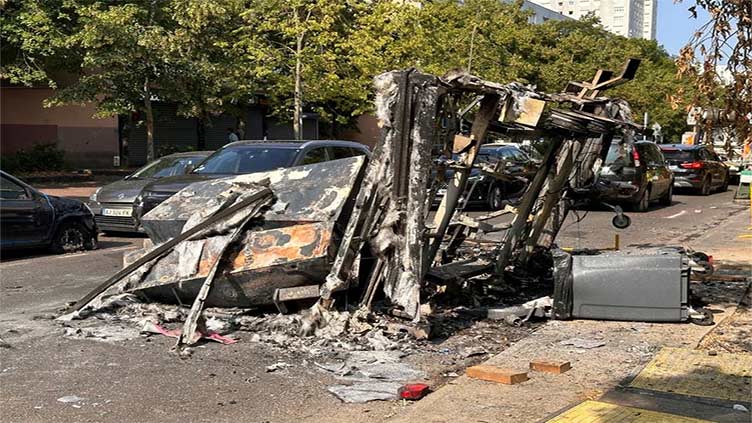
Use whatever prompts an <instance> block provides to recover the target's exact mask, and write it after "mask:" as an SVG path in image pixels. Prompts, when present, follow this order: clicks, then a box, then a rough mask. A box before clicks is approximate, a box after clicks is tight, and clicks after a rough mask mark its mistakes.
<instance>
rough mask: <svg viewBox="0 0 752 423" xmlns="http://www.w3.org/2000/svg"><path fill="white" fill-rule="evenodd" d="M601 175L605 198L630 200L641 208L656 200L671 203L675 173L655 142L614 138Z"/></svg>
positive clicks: (627, 202)
mask: <svg viewBox="0 0 752 423" xmlns="http://www.w3.org/2000/svg"><path fill="white" fill-rule="evenodd" d="M598 179H599V184H597V186H598V187H599V188H600V189H602V191H601V192H600V193H599V196H598V199H599V200H600V201H602V202H605V203H622V204H629V205H631V206H632V207H633V208H634V210H635V211H640V212H643V211H646V210H647V209H648V207H649V205H650V202H652V201H655V200H657V201H658V202H659V203H660V204H661V205H664V206H670V205H671V201H672V198H673V192H674V190H673V187H674V174H673V173H672V172H671V169H669V166H668V164H667V163H666V160H665V159H664V157H663V154H661V150H660V149H659V148H658V146H657V145H656V144H655V143H653V142H650V141H638V142H635V143H634V144H632V145H631V146H630V145H629V144H627V143H624V142H622V141H621V140H618V139H617V140H614V141H613V142H612V143H611V147H610V148H609V150H608V154H607V155H606V160H605V161H604V162H603V166H602V167H601V171H600V175H599V176H598Z"/></svg>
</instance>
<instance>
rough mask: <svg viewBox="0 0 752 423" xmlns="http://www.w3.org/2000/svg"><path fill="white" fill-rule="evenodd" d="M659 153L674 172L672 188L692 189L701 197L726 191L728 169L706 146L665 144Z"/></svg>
mask: <svg viewBox="0 0 752 423" xmlns="http://www.w3.org/2000/svg"><path fill="white" fill-rule="evenodd" d="M661 151H662V152H663V155H664V156H665V157H666V161H667V162H668V164H669V167H670V168H671V170H672V171H673V172H674V187H676V188H692V189H695V190H697V191H698V192H699V193H700V194H701V195H709V194H710V193H711V192H712V191H713V189H719V190H720V191H726V190H727V189H728V185H729V180H730V178H729V168H728V166H727V165H726V164H725V163H724V162H723V161H722V160H721V158H720V157H718V155H717V154H716V153H715V152H713V151H711V150H710V149H709V148H708V147H707V146H705V145H684V144H667V145H661Z"/></svg>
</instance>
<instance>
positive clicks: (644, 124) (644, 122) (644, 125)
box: [642, 112, 648, 141]
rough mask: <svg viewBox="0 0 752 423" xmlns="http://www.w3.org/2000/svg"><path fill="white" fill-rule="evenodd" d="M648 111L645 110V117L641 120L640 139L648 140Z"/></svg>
mask: <svg viewBox="0 0 752 423" xmlns="http://www.w3.org/2000/svg"><path fill="white" fill-rule="evenodd" d="M647 130H648V112H645V117H644V118H643V120H642V140H643V141H647V140H648V134H647V132H646V131H647Z"/></svg>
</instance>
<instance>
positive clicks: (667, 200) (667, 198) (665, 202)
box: [661, 181, 674, 206]
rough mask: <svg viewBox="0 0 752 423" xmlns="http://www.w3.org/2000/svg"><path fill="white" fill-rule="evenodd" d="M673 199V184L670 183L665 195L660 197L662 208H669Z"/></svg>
mask: <svg viewBox="0 0 752 423" xmlns="http://www.w3.org/2000/svg"><path fill="white" fill-rule="evenodd" d="M673 198H674V183H673V181H672V182H671V185H669V186H668V190H666V194H665V195H664V196H663V197H661V205H662V206H670V205H671V203H672V201H673Z"/></svg>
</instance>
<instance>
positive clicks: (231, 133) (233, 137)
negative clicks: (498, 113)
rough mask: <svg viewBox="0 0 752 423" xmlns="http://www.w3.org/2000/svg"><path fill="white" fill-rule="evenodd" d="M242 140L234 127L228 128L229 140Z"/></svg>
mask: <svg viewBox="0 0 752 423" xmlns="http://www.w3.org/2000/svg"><path fill="white" fill-rule="evenodd" d="M235 141H240V138H238V134H236V133H235V131H233V130H232V128H227V142H235Z"/></svg>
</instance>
